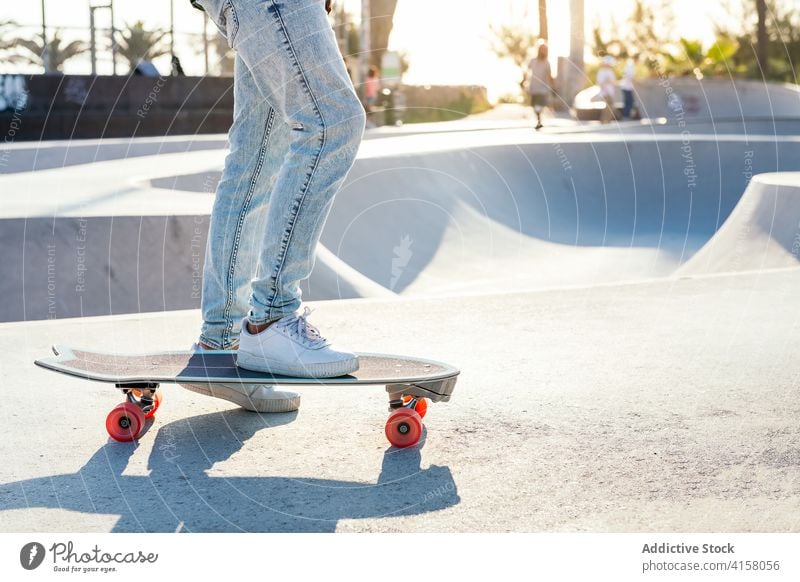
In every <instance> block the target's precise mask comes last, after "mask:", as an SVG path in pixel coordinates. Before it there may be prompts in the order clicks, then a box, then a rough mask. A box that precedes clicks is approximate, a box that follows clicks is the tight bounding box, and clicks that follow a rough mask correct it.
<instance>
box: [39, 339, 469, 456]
mask: <svg viewBox="0 0 800 582" xmlns="http://www.w3.org/2000/svg"><path fill="white" fill-rule="evenodd" d="M52 349H53V354H54V357H49V358H42V359H39V360H36V361H35V363H36V364H37V365H38V366H41V367H43V368H47V369H49V370H52V371H55V372H59V373H62V374H67V375H70V376H76V377H78V378H83V379H86V380H96V381H100V382H108V383H112V384H114V385H116V387H117V388H118V389H119V390H121V391H122V392H123V394H125V396H126V402H125V403H123V404H121V405H120V406H118V407H116V408H115V409H114V410H112V411H111V413H110V414H109V416H108V418H107V420H106V428H107V429H108V431H109V434H110V435H111V436H112V438H115V439H116V440H123V441H126V440H133V439H134V438H136V436H138V434H139V431H140V430H141V428H142V425H143V424H144V420H145V419H146V418H150V417H152V416H153V414H154V413H155V411H156V409H157V408H158V406H159V405H160V401H161V397H160V392H161V391H160V390H159V389H158V388H159V385H160V384H162V383H164V384H166V383H173V384H175V383H185V384H189V383H191V384H219V383H225V384H237V383H242V384H276V385H292V386H298V385H299V386H320V385H325V386H328V385H362V384H364V385H367V384H368V385H383V386H385V387H386V391H387V392H388V393H389V407H390V410H391V411H392V416H390V418H389V421H388V422H387V426H386V436H387V437H388V438H389V440H390V442H392V444H394V445H395V446H410V445H409V444H404V443H407V442H409V441H410V440H414V439H413V438H411V439H409V438H407V437H414V436H415V435H416V432H417V429H419V430H418V432H419V433H420V434H421V426H422V425H421V418H422V416H424V415H425V412H426V411H427V401H426V399H428V400H430V401H431V402H447V401H449V400H450V396H451V394H452V393H453V389H454V388H455V383H456V378H457V376H458V374H459V370H458V369H456V368H454V367H453V366H450V365H448V364H444V363H442V362H436V361H433V360H426V359H421V358H410V357H406V356H398V355H388V354H364V353H359V354H358V356H359V369H358V370H357V371H356V372H354V373H353V374H349V375H346V376H337V377H334V378H299V377H292V376H280V375H276V374H267V373H262V372H254V371H251V370H245V369H243V368H239V367H238V366H237V365H236V352H232V351H212V350H209V351H197V352H192V351H178V352H158V353H151V354H136V355H131V354H108V353H102V352H94V351H89V350H81V349H77V348H70V347H68V346H60V345H56V346H53V348H52ZM123 408H124V410H122V409H123ZM409 412H413V413H414V414H416V416H417V417H418V418H414V416H413V415H409V414H408V413H409ZM140 413H141V418H139V416H140ZM112 417H113V418H112ZM118 417H119V418H118ZM401 417H402V418H401ZM416 421H420V422H419V426H418V427H416V426H414V423H415V422H416ZM137 422H138V424H139V426H138V427H137V426H135V425H136V424H137ZM109 423H111V425H113V426H111V425H110V424H109ZM398 423H399V424H398ZM409 423H410V425H409ZM390 424H392V427H390ZM126 425H127V426H126ZM120 428H121V429H124V430H119V429H120ZM134 429H136V430H135V431H134ZM390 431H391V433H392V434H390ZM128 437H130V438H128ZM416 437H417V438H416V440H414V442H411V443H410V444H414V443H415V442H416V441H417V440H418V438H419V435H416Z"/></svg>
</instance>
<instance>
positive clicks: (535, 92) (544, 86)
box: [528, 42, 553, 130]
mask: <svg viewBox="0 0 800 582" xmlns="http://www.w3.org/2000/svg"><path fill="white" fill-rule="evenodd" d="M552 89H553V75H552V72H551V70H550V61H548V60H547V43H545V42H540V43H539V48H538V50H537V52H536V57H534V58H532V59H531V60H530V62H529V63H528V94H529V95H530V98H531V106H532V107H533V111H534V113H536V128H535V129H536V130H540V129H542V111H543V110H544V108H545V107H547V106H548V105H549V104H550V91H552Z"/></svg>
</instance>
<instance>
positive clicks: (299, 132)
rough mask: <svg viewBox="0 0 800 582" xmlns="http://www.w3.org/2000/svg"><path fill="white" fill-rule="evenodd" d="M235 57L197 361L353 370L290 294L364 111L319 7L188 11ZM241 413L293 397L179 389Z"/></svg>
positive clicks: (308, 262)
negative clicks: (212, 358) (208, 24)
mask: <svg viewBox="0 0 800 582" xmlns="http://www.w3.org/2000/svg"><path fill="white" fill-rule="evenodd" d="M192 4H193V5H194V6H195V7H197V8H200V9H202V10H205V11H206V13H207V14H208V16H209V18H210V19H211V20H212V21H213V22H214V23H215V24H216V26H217V27H218V28H219V29H220V32H221V33H222V34H223V35H224V36H225V37H226V38H227V42H228V45H229V46H230V47H231V48H232V49H233V50H234V51H235V53H236V57H235V71H234V88H233V91H234V115H233V125H232V126H231V128H230V132H229V134H228V140H229V142H230V153H229V154H228V155H227V157H226V158H225V166H224V169H223V172H222V177H221V179H220V182H219V185H218V187H217V192H216V198H215V202H214V207H213V210H212V214H211V223H210V226H209V232H208V246H207V250H206V258H205V265H204V272H203V288H202V301H201V312H202V316H203V324H202V328H201V333H200V338H199V340H198V342H197V344H196V348H195V349H196V350H198V351H199V350H205V349H211V350H237V358H236V359H237V365H238V366H240V367H242V368H246V369H249V370H256V371H262V372H267V373H274V374H282V375H288V376H303V377H330V376H339V375H344V374H349V373H351V372H353V371H355V370H356V369H357V368H358V358H357V356H356V355H355V354H353V353H351V352H349V351H345V350H340V349H336V348H334V346H333V345H332V344H331V343H330V342H329V341H328V340H326V339H325V338H324V337H323V335H322V333H321V332H320V331H319V330H318V329H317V328H316V327H314V326H313V325H311V323H310V322H309V321H308V314H309V310H308V309H307V308H306V310H305V311H303V312H302V313H301V312H300V311H299V309H300V307H301V293H300V287H299V283H300V281H302V280H304V279H306V278H307V277H308V276H309V274H310V273H311V269H312V267H313V265H314V252H315V249H316V246H317V242H318V241H319V238H320V234H321V232H322V227H323V225H324V224H325V220H326V218H327V216H328V213H329V211H330V208H331V204H332V202H333V198H334V195H335V194H336V192H337V191H338V190H339V187H340V186H341V184H342V182H343V181H344V179H345V176H346V175H347V173H348V171H349V170H350V168H351V166H352V164H353V162H354V160H355V156H356V152H357V150H358V147H359V144H360V142H361V138H362V135H363V131H364V122H365V114H364V108H363V107H362V106H361V102H360V101H359V99H358V96H357V95H356V92H355V89H354V88H353V84H352V82H351V81H350V78H349V76H348V74H347V69H346V67H345V63H344V60H343V58H342V56H341V54H340V52H339V48H338V45H337V42H336V38H335V37H334V33H333V30H332V28H331V26H330V24H329V22H328V17H327V15H326V10H327V11H328V12H329V11H330V8H331V6H330V4H331V1H330V0H328V1H327V2H325V0H292V1H291V2H286V1H285V0H262V1H260V2H253V1H252V0H192ZM185 387H186V388H188V389H190V390H193V391H195V392H201V393H204V394H208V395H211V396H216V397H219V398H224V399H226V400H230V401H232V402H235V403H237V404H239V405H241V406H243V407H244V408H247V409H249V410H256V411H260V412H285V411H290V410H295V409H297V408H298V406H299V405H300V395H299V394H298V393H296V392H294V391H291V390H288V389H282V390H277V389H275V388H274V387H271V386H267V387H264V386H259V385H238V384H215V385H210V386H209V385H185Z"/></svg>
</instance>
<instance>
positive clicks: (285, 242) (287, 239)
mask: <svg viewBox="0 0 800 582" xmlns="http://www.w3.org/2000/svg"><path fill="white" fill-rule="evenodd" d="M272 11H273V14H274V15H275V20H276V21H277V23H278V25H279V26H280V29H281V32H282V33H283V39H284V45H285V47H286V49H287V51H288V53H289V55H290V56H291V59H292V63H293V64H294V67H295V70H296V72H297V73H298V74H299V77H300V81H301V84H302V87H303V91H304V92H305V93H306V94H307V95H308V97H309V98H310V99H311V103H312V105H313V108H314V112H315V113H316V114H317V117H318V118H319V121H320V128H321V135H320V139H319V148H318V149H317V152H316V154H315V157H314V162H313V164H312V165H311V168H310V169H309V171H308V172H307V173H306V180H305V183H304V184H303V187H302V189H301V194H300V197H299V198H296V199H295V202H296V204H295V205H294V208H292V215H291V217H290V219H289V225H288V227H287V229H286V230H285V231H284V233H283V239H282V240H281V250H280V257H279V260H278V264H277V266H276V268H275V270H274V272H273V275H272V281H273V284H272V297H270V300H269V305H268V311H267V320H269V319H273V310H274V306H273V303H274V301H275V297H276V296H277V293H278V288H279V282H280V277H281V275H282V271H283V267H284V264H285V262H286V250H287V249H288V247H289V244H290V243H291V241H292V237H293V235H294V228H295V224H296V223H297V215H298V214H299V213H300V208H301V207H302V205H303V202H304V201H305V198H306V194H307V193H308V189H309V187H310V185H311V182H312V180H313V178H314V174H315V173H316V171H317V168H318V167H319V161H320V158H321V157H322V151H323V150H324V149H325V142H326V138H327V134H326V126H325V119H324V118H323V116H322V112H321V111H320V109H319V105H318V104H317V100H316V99H315V97H314V94H313V93H312V92H311V89H310V87H309V84H308V79H307V78H306V75H305V72H304V71H303V68H302V67H301V66H300V63H299V61H298V59H297V53H296V51H295V49H294V46H293V45H292V41H291V38H290V37H289V33H288V31H287V30H286V24H285V23H284V20H283V17H282V15H281V12H280V9H279V8H278V6H277V5H276V4H274V3H273V4H272Z"/></svg>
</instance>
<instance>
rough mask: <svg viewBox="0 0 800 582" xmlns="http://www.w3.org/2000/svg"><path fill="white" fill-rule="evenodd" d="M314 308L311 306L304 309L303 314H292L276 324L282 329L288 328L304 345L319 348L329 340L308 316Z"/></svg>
mask: <svg viewBox="0 0 800 582" xmlns="http://www.w3.org/2000/svg"><path fill="white" fill-rule="evenodd" d="M311 312H312V310H311V309H310V308H309V307H306V308H304V309H303V314H302V315H297V314H295V315H292V316H290V317H287V318H285V319H282V320H281V321H279V322H278V323H277V324H276V325H278V326H280V328H281V329H285V330H287V331H288V332H289V333H291V334H292V335H293V336H294V337H296V338H297V339H299V340H300V341H301V342H302V343H303V344H304V345H306V346H308V347H310V348H319V347H323V346H325V345H327V343H328V340H326V339H325V338H324V337H322V334H320V333H319V330H318V329H317V328H316V327H314V326H313V325H311V323H309V321H308V316H309V315H311Z"/></svg>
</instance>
